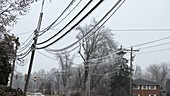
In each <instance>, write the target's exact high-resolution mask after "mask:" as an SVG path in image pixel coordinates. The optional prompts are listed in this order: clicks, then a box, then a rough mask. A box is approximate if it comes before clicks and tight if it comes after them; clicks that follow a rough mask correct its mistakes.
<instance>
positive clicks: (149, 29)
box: [111, 28, 170, 31]
mask: <svg viewBox="0 0 170 96" xmlns="http://www.w3.org/2000/svg"><path fill="white" fill-rule="evenodd" d="M111 30H112V31H170V29H156V28H148V29H111Z"/></svg>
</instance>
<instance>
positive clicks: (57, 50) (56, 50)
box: [46, 0, 125, 52]
mask: <svg viewBox="0 0 170 96" xmlns="http://www.w3.org/2000/svg"><path fill="white" fill-rule="evenodd" d="M124 2H125V0H124V1H123V2H122V3H121V4H120V5H119V6H118V7H117V8H116V10H115V11H113V10H114V9H115V7H116V6H117V5H118V4H119V3H120V1H118V2H117V3H116V4H115V5H114V6H113V7H112V8H111V9H110V10H109V11H108V12H107V13H106V14H105V15H104V16H103V17H102V19H100V21H99V22H98V23H97V24H96V25H95V26H94V27H93V28H92V29H91V30H89V31H88V32H87V33H86V34H85V35H84V36H83V37H82V38H80V39H79V40H77V41H76V42H74V43H72V44H70V45H69V46H67V47H65V48H62V49H46V50H49V51H55V52H59V51H64V50H67V49H68V48H70V47H72V46H74V45H75V44H77V43H79V42H80V41H81V40H83V39H84V38H85V37H86V36H87V35H88V34H90V33H91V31H92V30H94V29H95V28H96V27H97V26H98V25H99V24H100V23H101V22H102V21H103V20H104V19H105V18H106V17H107V16H108V15H109V14H110V13H111V12H112V11H113V13H112V14H111V15H110V16H109V17H108V18H107V19H106V20H105V21H104V22H103V23H102V24H101V25H100V26H99V27H98V28H97V29H96V30H95V31H94V32H93V33H92V34H91V35H90V36H89V37H88V38H87V39H89V38H90V37H91V36H92V35H93V34H95V33H96V31H98V30H99V29H100V28H101V27H102V26H103V25H104V24H105V23H106V22H107V21H108V20H109V19H110V18H111V17H112V16H113V14H114V13H115V12H116V11H117V10H118V9H119V8H120V6H121V5H122V4H123V3H124ZM78 46H79V45H78ZM78 46H76V47H75V48H73V49H76V48H77V47H78ZM69 52H70V51H69Z"/></svg>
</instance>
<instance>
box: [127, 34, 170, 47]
mask: <svg viewBox="0 0 170 96" xmlns="http://www.w3.org/2000/svg"><path fill="white" fill-rule="evenodd" d="M169 38H170V36H167V37H164V38H161V39H157V40H153V41H149V42H145V43H141V44H136V45H132V46H133V47H138V46H142V45H147V44H151V43H155V42H159V41H162V40H166V39H169ZM128 48H129V47H128Z"/></svg>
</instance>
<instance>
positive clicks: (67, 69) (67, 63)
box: [56, 53, 73, 94]
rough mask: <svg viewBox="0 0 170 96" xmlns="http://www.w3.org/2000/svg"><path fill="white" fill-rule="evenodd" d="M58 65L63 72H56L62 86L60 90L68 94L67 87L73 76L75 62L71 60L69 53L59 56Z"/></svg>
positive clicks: (59, 54)
mask: <svg viewBox="0 0 170 96" xmlns="http://www.w3.org/2000/svg"><path fill="white" fill-rule="evenodd" d="M57 59H58V63H59V65H60V68H61V70H59V71H57V72H56V76H57V78H58V80H59V82H60V84H61V86H60V88H61V90H62V91H63V92H64V94H66V90H67V87H68V85H69V82H70V80H71V79H70V78H71V76H72V70H71V69H72V65H73V60H72V59H71V58H70V55H69V54H67V53H58V54H57Z"/></svg>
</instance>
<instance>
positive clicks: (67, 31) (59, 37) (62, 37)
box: [36, 0, 103, 49]
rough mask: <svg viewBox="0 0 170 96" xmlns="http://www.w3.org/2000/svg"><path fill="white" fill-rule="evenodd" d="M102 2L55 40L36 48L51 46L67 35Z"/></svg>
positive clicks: (101, 0)
mask: <svg viewBox="0 0 170 96" xmlns="http://www.w3.org/2000/svg"><path fill="white" fill-rule="evenodd" d="M102 2H103V0H100V1H99V2H98V3H97V4H96V5H95V6H94V7H93V8H92V9H91V10H90V11H89V12H88V13H87V14H86V15H84V16H83V18H81V19H80V20H79V21H78V22H77V23H76V24H75V25H73V26H72V27H71V28H70V29H69V30H68V31H67V32H65V33H64V34H63V35H62V36H60V37H59V38H58V39H56V40H55V41H53V42H52V43H50V44H48V45H46V46H43V47H39V48H36V49H44V48H46V47H48V46H51V45H52V44H54V43H55V42H57V41H59V40H60V39H61V38H63V37H64V36H65V35H67V34H68V33H69V32H71V30H72V29H74V28H75V27H76V26H77V25H78V24H79V23H80V22H82V21H83V20H84V19H85V18H86V17H87V16H88V15H89V14H90V13H92V12H93V11H94V10H95V9H96V8H97V7H98V6H99V5H100V4H101V3H102ZM39 44H40V43H39Z"/></svg>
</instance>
